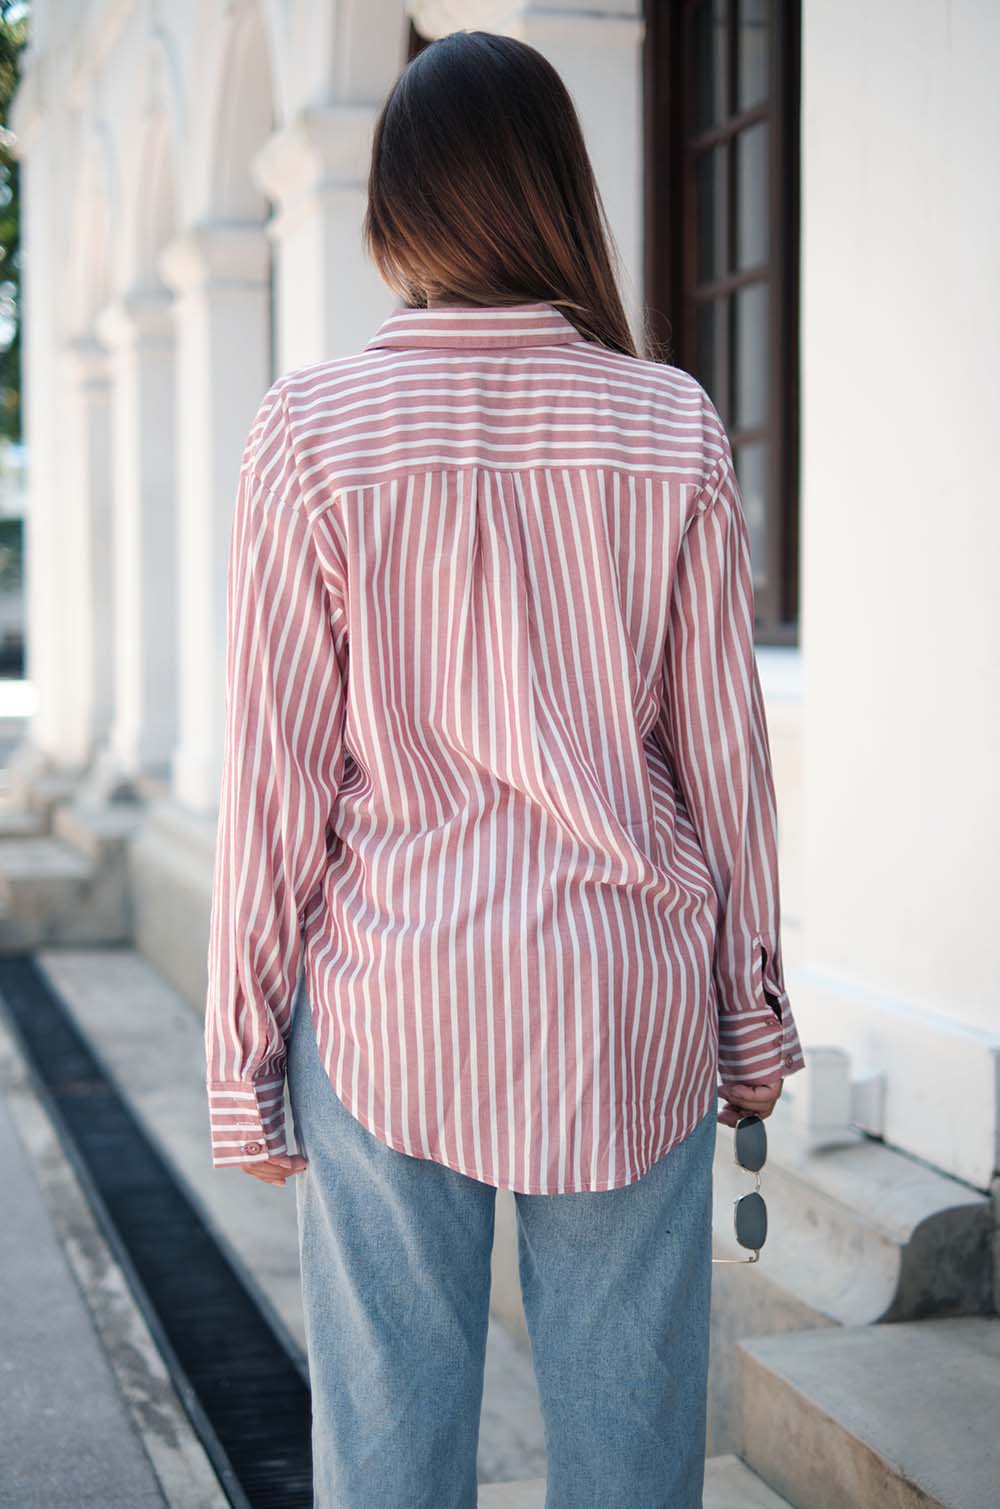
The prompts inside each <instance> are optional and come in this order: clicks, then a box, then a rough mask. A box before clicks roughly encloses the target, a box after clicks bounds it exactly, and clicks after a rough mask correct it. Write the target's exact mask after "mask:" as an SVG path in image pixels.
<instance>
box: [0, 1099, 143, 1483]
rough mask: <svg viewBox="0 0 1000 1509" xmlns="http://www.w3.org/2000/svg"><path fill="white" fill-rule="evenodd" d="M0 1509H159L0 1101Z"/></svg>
mask: <svg viewBox="0 0 1000 1509" xmlns="http://www.w3.org/2000/svg"><path fill="white" fill-rule="evenodd" d="M0 1163H2V1166H3V1169H4V1176H5V1184H6V1205H7V1208H6V1212H5V1219H4V1220H3V1221H2V1222H0V1273H2V1274H3V1285H4V1297H3V1306H2V1315H0V1392H2V1399H0V1409H2V1413H3V1446H2V1449H0V1503H2V1504H5V1505H17V1506H18V1509H22V1506H23V1509H29V1506H30V1509H35V1506H37V1509H51V1506H52V1505H53V1504H72V1505H73V1506H74V1509H85V1506H86V1509H90V1506H93V1509H117V1506H119V1505H120V1506H121V1509H163V1506H164V1503H165V1500H164V1498H163V1495H162V1493H161V1492H160V1489H159V1486H158V1483H157V1478H156V1474H155V1473H154V1471H153V1468H152V1465H151V1463H150V1460H149V1457H148V1456H147V1454H146V1451H145V1448H144V1446H143V1443H142V1441H141V1439H140V1436H139V1433H138V1431H137V1430H136V1428H135V1426H134V1424H133V1422H132V1418H131V1415H130V1412H129V1410H128V1408H127V1405H126V1402H125V1400H124V1398H123V1397H122V1394H121V1391H120V1389H119V1387H118V1383H117V1379H116V1377H115V1374H114V1371H113V1370H112V1368H111V1365H110V1363H109V1361H108V1357H107V1355H106V1353H105V1351H104V1348H103V1346H102V1345H101V1342H100V1339H99V1338H98V1335H97V1332H96V1331H95V1328H94V1324H93V1320H92V1318H91V1313H90V1310H89V1308H88V1306H87V1304H86V1301H85V1300H84V1297H83V1295H82V1293H81V1292H80V1289H79V1286H78V1285H77V1282H76V1279H75V1277H74V1275H73V1272H72V1270H71V1269H70V1266H69V1263H68V1261H67V1257H66V1254H65V1251H64V1249H63V1246H62V1243H61V1241H60V1239H59V1237H58V1235H57V1233H56V1230H55V1227H54V1226H53V1223H52V1218H51V1216H50V1213H49V1210H48V1207H47V1204H46V1200H45V1196H44V1194H43V1191H42V1187H41V1185H40V1184H39V1181H38V1178H37V1176H36V1173H35V1170H34V1168H33V1166H32V1161H31V1159H30V1157H29V1155H28V1152H27V1150H26V1149H25V1147H24V1145H23V1143H22V1142H21V1140H20V1137H19V1136H18V1132H17V1129H16V1127H15V1124H14V1120H13V1118H12V1116H11V1113H10V1110H9V1108H8V1106H7V1104H6V1101H5V1099H4V1098H3V1097H2V1096H0Z"/></svg>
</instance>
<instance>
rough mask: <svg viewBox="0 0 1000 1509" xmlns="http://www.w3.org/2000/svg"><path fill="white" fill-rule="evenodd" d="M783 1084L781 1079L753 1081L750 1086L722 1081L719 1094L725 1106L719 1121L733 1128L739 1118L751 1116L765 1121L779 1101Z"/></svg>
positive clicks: (720, 1113)
mask: <svg viewBox="0 0 1000 1509" xmlns="http://www.w3.org/2000/svg"><path fill="white" fill-rule="evenodd" d="M783 1084H784V1081H783V1080H781V1079H775V1080H766V1081H754V1082H753V1083H751V1084H739V1083H737V1082H735V1081H734V1080H723V1082H722V1084H721V1085H720V1086H719V1094H720V1095H721V1096H722V1099H723V1100H724V1101H725V1102H726V1104H725V1105H724V1106H723V1108H722V1110H721V1111H720V1112H719V1117H718V1119H719V1121H720V1122H721V1123H722V1125H723V1126H727V1127H734V1126H735V1125H736V1123H737V1122H738V1121H739V1119H740V1117H741V1116H748V1115H751V1114H752V1115H754V1116H759V1117H760V1119H761V1121H765V1120H766V1119H767V1117H768V1116H770V1114H771V1112H772V1111H773V1110H774V1108H775V1106H776V1105H777V1103H778V1101H779V1100H780V1099H781V1088H782V1085H783Z"/></svg>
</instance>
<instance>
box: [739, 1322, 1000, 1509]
mask: <svg viewBox="0 0 1000 1509" xmlns="http://www.w3.org/2000/svg"><path fill="white" fill-rule="evenodd" d="M737 1350H738V1360H739V1383H740V1404H741V1408H742V1412H743V1413H742V1418H743V1455H744V1457H745V1458H746V1460H747V1462H748V1463H749V1465H750V1466H751V1467H752V1468H753V1469H754V1470H755V1471H756V1472H757V1473H758V1474H759V1475H760V1476H761V1477H762V1478H763V1479H764V1480H765V1481H766V1482H768V1483H770V1484H771V1485H772V1486H773V1487H774V1489H775V1490H776V1491H777V1492H778V1493H781V1494H783V1495H784V1496H785V1498H786V1499H787V1500H788V1502H789V1503H790V1504H792V1505H794V1506H796V1509H845V1506H847V1505H873V1506H874V1505H877V1506H878V1509H932V1506H940V1509H992V1506H994V1505H996V1504H997V1503H998V1502H1000V1491H998V1485H1000V1430H998V1429H997V1418H998V1417H997V1401H998V1399H1000V1318H998V1317H996V1316H990V1315H983V1316H959V1317H955V1318H948V1319H941V1320H920V1321H906V1322H901V1323H898V1324H879V1325H873V1326H850V1327H846V1326H845V1327H838V1326H831V1327H825V1328H823V1329H820V1330H815V1331H799V1332H797V1333H796V1332H789V1333H788V1334H786V1335H783V1336H760V1337H755V1338H753V1339H751V1340H747V1341H743V1342H741V1343H740V1344H739V1347H738V1349H737Z"/></svg>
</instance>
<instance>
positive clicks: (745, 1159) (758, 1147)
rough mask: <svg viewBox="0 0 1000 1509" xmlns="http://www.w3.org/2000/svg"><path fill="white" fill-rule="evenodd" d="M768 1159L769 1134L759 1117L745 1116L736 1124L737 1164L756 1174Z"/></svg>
mask: <svg viewBox="0 0 1000 1509" xmlns="http://www.w3.org/2000/svg"><path fill="white" fill-rule="evenodd" d="M766 1158H767V1132H766V1131H765V1129H764V1123H763V1122H762V1121H761V1119H760V1117H759V1116H745V1117H744V1118H743V1119H742V1120H741V1121H738V1122H737V1123H736V1162H737V1163H738V1164H739V1166H740V1168H745V1169H749V1171H750V1173H752V1174H756V1173H759V1172H760V1170H761V1169H762V1168H763V1167H764V1161H765V1159H766Z"/></svg>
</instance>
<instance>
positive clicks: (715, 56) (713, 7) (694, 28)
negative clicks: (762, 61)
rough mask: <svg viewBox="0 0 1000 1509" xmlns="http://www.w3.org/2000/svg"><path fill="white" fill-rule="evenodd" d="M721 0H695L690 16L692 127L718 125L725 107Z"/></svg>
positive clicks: (701, 127)
mask: <svg viewBox="0 0 1000 1509" xmlns="http://www.w3.org/2000/svg"><path fill="white" fill-rule="evenodd" d="M724 16H725V4H724V0H698V4H697V5H695V7H694V9H693V12H692V15H691V31H690V33H689V35H690V47H691V64H690V77H691V80H692V84H691V90H690V99H691V127H690V128H691V130H692V131H704V130H706V129H707V128H708V127H709V126H715V125H718V123H719V122H720V121H721V120H723V119H724V118H725V116H726V114H727V110H726V23H725V19H724Z"/></svg>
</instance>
